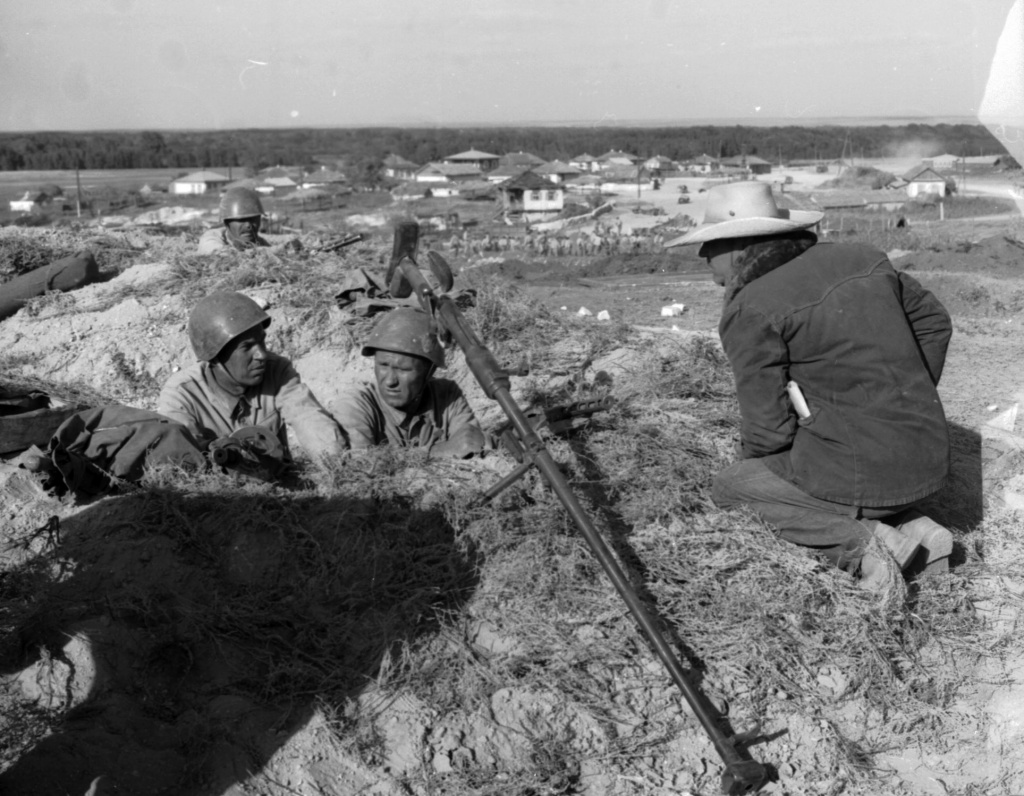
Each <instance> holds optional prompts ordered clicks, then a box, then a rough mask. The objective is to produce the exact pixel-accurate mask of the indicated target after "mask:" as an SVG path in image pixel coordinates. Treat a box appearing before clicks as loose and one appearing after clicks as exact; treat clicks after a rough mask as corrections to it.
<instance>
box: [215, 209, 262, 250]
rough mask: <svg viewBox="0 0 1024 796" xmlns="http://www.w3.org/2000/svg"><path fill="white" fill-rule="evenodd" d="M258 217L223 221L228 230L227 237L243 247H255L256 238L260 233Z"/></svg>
mask: <svg viewBox="0 0 1024 796" xmlns="http://www.w3.org/2000/svg"><path fill="white" fill-rule="evenodd" d="M260 220H261V219H260V217H259V216H247V217H246V218H231V219H228V220H227V221H225V222H224V223H225V225H226V226H227V228H228V235H229V236H230V237H231V238H232V239H234V240H236V241H238V242H239V243H241V244H242V245H245V246H255V245H256V238H257V236H258V235H259V233H260Z"/></svg>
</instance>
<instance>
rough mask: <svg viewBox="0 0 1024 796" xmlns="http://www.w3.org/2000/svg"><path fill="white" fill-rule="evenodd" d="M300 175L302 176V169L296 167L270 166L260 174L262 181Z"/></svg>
mask: <svg viewBox="0 0 1024 796" xmlns="http://www.w3.org/2000/svg"><path fill="white" fill-rule="evenodd" d="M300 174H302V169H300V168H299V167H298V166H291V167H289V166H271V167H270V168H266V169H263V170H262V171H261V172H260V176H261V177H263V178H264V179H266V178H267V177H298V176H299V175H300Z"/></svg>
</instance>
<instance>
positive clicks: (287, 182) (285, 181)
mask: <svg viewBox="0 0 1024 796" xmlns="http://www.w3.org/2000/svg"><path fill="white" fill-rule="evenodd" d="M263 184H264V185H269V186H271V187H272V188H294V187H296V185H297V184H298V183H296V182H295V180H293V179H292V178H291V177H267V178H266V179H264V180H263Z"/></svg>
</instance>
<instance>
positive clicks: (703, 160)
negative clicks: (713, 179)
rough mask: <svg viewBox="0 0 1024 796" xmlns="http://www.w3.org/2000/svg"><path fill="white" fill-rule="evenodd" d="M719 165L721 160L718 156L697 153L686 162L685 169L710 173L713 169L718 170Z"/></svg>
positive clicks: (699, 172)
mask: <svg viewBox="0 0 1024 796" xmlns="http://www.w3.org/2000/svg"><path fill="white" fill-rule="evenodd" d="M721 166H722V164H721V161H719V159H718V158H713V157H711V155H704V154H701V155H698V156H697V157H695V158H693V159H692V160H690V161H687V163H686V168H687V170H689V171H694V172H697V173H698V174H710V173H711V172H713V171H718V170H719V168H721Z"/></svg>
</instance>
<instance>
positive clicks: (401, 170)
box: [384, 154, 419, 180]
mask: <svg viewBox="0 0 1024 796" xmlns="http://www.w3.org/2000/svg"><path fill="white" fill-rule="evenodd" d="M418 169H419V166H418V165H416V164H415V163H413V162H412V161H411V160H406V159H405V158H403V157H402V156H401V155H395V154H391V155H388V156H387V157H386V158H384V174H386V175H387V176H388V177H391V178H392V179H395V180H412V179H415V175H416V172H417V170H418Z"/></svg>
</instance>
